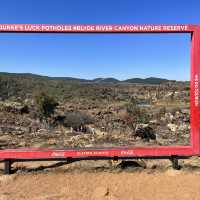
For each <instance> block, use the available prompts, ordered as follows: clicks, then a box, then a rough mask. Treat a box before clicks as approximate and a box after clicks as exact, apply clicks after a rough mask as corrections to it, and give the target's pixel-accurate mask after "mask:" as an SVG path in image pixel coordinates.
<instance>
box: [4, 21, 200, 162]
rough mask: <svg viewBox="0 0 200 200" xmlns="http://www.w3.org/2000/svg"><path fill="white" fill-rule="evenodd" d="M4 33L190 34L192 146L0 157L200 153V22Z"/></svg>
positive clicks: (19, 27) (33, 151) (35, 151)
mask: <svg viewBox="0 0 200 200" xmlns="http://www.w3.org/2000/svg"><path fill="white" fill-rule="evenodd" d="M0 33H190V34H191V36H192V40H191V43H192V44H191V67H190V68H191V70H190V72H191V74H190V126H191V129H190V145H189V146H156V147H155V146H152V147H132V146H128V147H116V148H103V149H101V148H100V149H97V148H93V149H87V148H86V149H69V150H68V149H67V150H66V149H50V148H18V149H5V150H0V159H58V158H88V157H89V158H92V157H95V158H96V157H107V158H113V157H120V158H123V157H162V156H193V155H200V112H199V111H200V98H199V86H200V81H199V79H200V25H185V24H183V25H182V24H181V25H180V24H177V25H169V24H167V25H135V24H122V25H119V24H117V25H102V24H101V25H93V24H75V25H74V24H54V25H51V24H50V25H48V24H0Z"/></svg>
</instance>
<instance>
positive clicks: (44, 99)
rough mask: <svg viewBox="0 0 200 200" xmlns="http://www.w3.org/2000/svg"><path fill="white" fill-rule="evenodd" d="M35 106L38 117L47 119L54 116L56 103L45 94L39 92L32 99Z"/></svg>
mask: <svg viewBox="0 0 200 200" xmlns="http://www.w3.org/2000/svg"><path fill="white" fill-rule="evenodd" d="M34 100H35V105H36V108H37V111H38V114H39V117H40V118H41V119H42V118H45V119H47V118H48V117H51V115H52V114H54V111H55V108H56V107H57V105H58V103H57V102H56V101H55V99H54V98H53V97H50V96H48V95H47V94H46V93H44V92H41V93H39V94H36V95H35V97H34Z"/></svg>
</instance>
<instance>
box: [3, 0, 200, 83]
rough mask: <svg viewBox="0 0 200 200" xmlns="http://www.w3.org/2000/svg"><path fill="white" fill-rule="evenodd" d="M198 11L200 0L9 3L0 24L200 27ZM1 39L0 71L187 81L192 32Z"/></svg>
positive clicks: (12, 36) (5, 3) (6, 36)
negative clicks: (181, 24)
mask: <svg viewBox="0 0 200 200" xmlns="http://www.w3.org/2000/svg"><path fill="white" fill-rule="evenodd" d="M199 8H200V1H199V0H190V1H189V0H176V1H174V0H166V1H162V0H160V1H159V0H84V1H83V0H51V1H50V0H6V1H0V23H1V24H4V23H8V24H9V23H30V24H31V23H34V24H37V23H38V24H41V23H42V24H73V23H74V24H86V23H88V24H126V23H127V24H178V23H183V24H198V23H199V21H200V12H199ZM0 36H1V37H0V52H1V53H0V71H7V72H30V73H36V74H44V75H49V76H71V77H80V78H88V79H92V78H96V77H115V78H118V79H126V78H131V77H142V78H144V77H150V76H154V77H163V78H169V79H176V80H189V65H190V55H189V54H190V35H188V34H162V35H158V34H157V35H156V34H142V35H141V34H114V35H113V34H94V35H91V34H90V35H88V34H76V35H73V34H68V35H66V34H61V35H55V34H7V33H2V34H1V35H0Z"/></svg>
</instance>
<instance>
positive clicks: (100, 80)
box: [92, 78, 120, 83]
mask: <svg viewBox="0 0 200 200" xmlns="http://www.w3.org/2000/svg"><path fill="white" fill-rule="evenodd" d="M92 82H95V83H119V82H120V81H119V80H118V79H116V78H95V79H93V80H92Z"/></svg>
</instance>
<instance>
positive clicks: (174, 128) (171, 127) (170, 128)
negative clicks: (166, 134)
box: [167, 123, 178, 132]
mask: <svg viewBox="0 0 200 200" xmlns="http://www.w3.org/2000/svg"><path fill="white" fill-rule="evenodd" d="M167 127H168V128H169V130H170V131H172V132H176V130H177V128H178V127H177V125H176V124H172V123H169V124H167Z"/></svg>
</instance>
